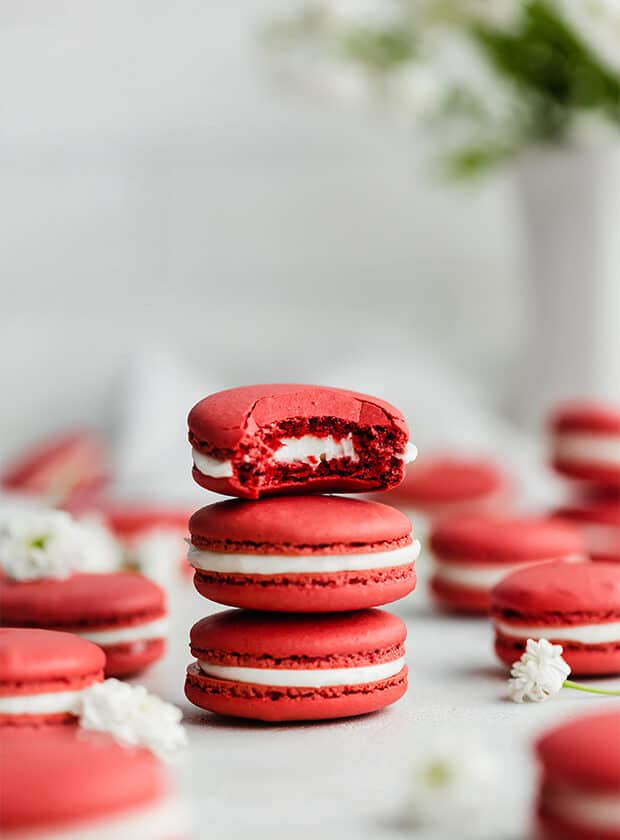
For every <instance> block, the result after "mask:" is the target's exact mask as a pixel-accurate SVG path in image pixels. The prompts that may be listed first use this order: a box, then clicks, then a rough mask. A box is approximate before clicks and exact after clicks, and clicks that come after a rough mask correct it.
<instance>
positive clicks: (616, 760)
mask: <svg viewBox="0 0 620 840" xmlns="http://www.w3.org/2000/svg"><path fill="white" fill-rule="evenodd" d="M619 745H620V712H618V711H617V710H615V709H611V710H606V711H604V712H598V713H596V714H590V715H585V716H582V717H578V718H575V719H573V720H569V721H568V722H566V723H563V724H561V725H560V726H557V727H555V728H554V729H552V730H550V731H549V732H547V733H545V734H544V735H543V736H542V738H540V739H539V740H538V742H537V744H536V753H537V756H538V760H539V762H540V765H541V770H542V774H541V784H540V791H539V795H538V805H537V815H536V816H537V823H538V825H537V829H538V835H537V836H538V837H540V840H620V753H619Z"/></svg>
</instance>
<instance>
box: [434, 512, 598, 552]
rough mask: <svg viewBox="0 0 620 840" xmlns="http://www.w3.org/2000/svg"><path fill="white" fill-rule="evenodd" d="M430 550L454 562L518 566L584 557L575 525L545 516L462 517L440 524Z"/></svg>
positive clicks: (580, 539) (582, 543) (581, 541)
mask: <svg viewBox="0 0 620 840" xmlns="http://www.w3.org/2000/svg"><path fill="white" fill-rule="evenodd" d="M430 548H431V551H433V552H434V553H435V554H436V555H437V556H438V557H446V558H450V559H451V560H452V562H455V563H456V562H458V561H459V560H463V561H464V562H467V563H471V562H476V563H481V564H484V563H490V564H496V563H502V562H506V563H519V562H527V561H531V560H553V559H561V558H564V557H567V556H571V555H579V554H582V555H585V546H584V542H583V538H582V536H581V534H580V533H579V531H578V529H577V528H575V527H574V526H573V525H570V524H567V523H565V522H560V521H557V520H553V519H550V518H542V517H514V516H513V517H498V516H482V515H477V516H463V517H458V518H454V519H447V520H443V521H442V522H440V523H439V524H438V525H437V526H436V528H435V529H434V530H433V532H432V534H431V538H430Z"/></svg>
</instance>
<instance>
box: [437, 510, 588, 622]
mask: <svg viewBox="0 0 620 840" xmlns="http://www.w3.org/2000/svg"><path fill="white" fill-rule="evenodd" d="M430 548H431V551H432V553H433V558H434V565H433V573H432V577H431V583H430V585H431V591H432V594H433V597H434V599H435V600H436V602H437V603H438V604H439V605H440V606H441V607H444V608H447V609H453V610H457V611H463V612H471V613H486V612H488V611H489V607H490V593H491V590H492V589H493V587H494V586H495V585H496V584H497V583H498V582H499V581H500V580H501V579H502V578H503V577H505V576H506V575H507V574H510V573H511V572H514V571H516V570H517V569H520V568H523V567H524V566H528V565H531V564H535V563H541V562H547V561H550V560H567V561H583V560H585V559H586V557H585V546H584V543H583V539H582V537H581V535H580V533H579V531H578V530H577V529H576V528H574V527H573V526H572V525H569V524H565V523H563V522H558V521H554V520H552V519H547V518H537V517H514V516H503V517H496V516H461V517H458V518H455V519H446V520H444V521H442V522H440V523H439V524H438V525H437V526H436V527H435V529H434V530H433V531H432V533H431V538H430Z"/></svg>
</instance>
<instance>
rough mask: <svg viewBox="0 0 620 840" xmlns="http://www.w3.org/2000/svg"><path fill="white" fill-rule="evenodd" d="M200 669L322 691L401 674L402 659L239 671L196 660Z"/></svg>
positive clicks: (226, 676)
mask: <svg viewBox="0 0 620 840" xmlns="http://www.w3.org/2000/svg"><path fill="white" fill-rule="evenodd" d="M198 665H199V666H200V670H201V671H202V672H203V673H204V674H206V675H207V676H208V677H215V678H216V679H220V680H233V681H234V682H241V683H253V684H255V685H274V686H289V687H297V688H324V687H325V686H331V685H363V684H364V683H372V682H379V681H380V680H387V679H389V678H390V677H394V676H396V674H398V673H400V671H402V669H403V667H404V665H405V660H404V658H403V657H400V658H399V659H393V660H392V661H391V662H381V663H379V664H378V665H362V666H360V667H355V668H305V669H304V668H241V667H235V666H228V665H212V664H211V663H210V662H206V661H205V660H202V659H199V660H198Z"/></svg>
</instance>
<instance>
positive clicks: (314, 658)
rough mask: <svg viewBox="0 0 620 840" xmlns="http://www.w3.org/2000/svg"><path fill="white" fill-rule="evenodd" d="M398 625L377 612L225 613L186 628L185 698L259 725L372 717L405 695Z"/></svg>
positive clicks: (401, 634) (403, 633)
mask: <svg viewBox="0 0 620 840" xmlns="http://www.w3.org/2000/svg"><path fill="white" fill-rule="evenodd" d="M406 635H407V630H406V628H405V625H404V624H403V622H402V621H401V620H400V619H399V618H397V617H396V616H394V615H392V614H391V613H388V612H384V611H383V610H375V609H373V610H360V611H359V612H349V613H332V614H323V615H305V616H303V615H302V616H299V615H290V614H285V613H280V614H274V613H271V614H269V613H257V612H248V611H245V610H226V611H225V612H221V613H217V614H216V615H212V616H209V617H208V618H204V619H202V621H199V622H198V623H197V624H195V625H194V626H193V627H192V630H191V651H192V655H193V656H195V657H196V660H197V661H196V662H195V663H194V664H193V665H190V666H189V668H188V670H187V678H186V682H185V694H186V695H187V698H188V700H190V701H191V702H192V703H194V704H195V705H196V706H199V707H201V708H203V709H207V710H209V711H211V712H217V713H218V714H222V715H231V716H233V717H243V718H252V719H255V720H265V721H288V720H291V721H292V720H321V719H326V718H339V717H351V716H353V715H362V714H366V713H368V712H374V711H377V710H378V709H382V708H383V707H384V706H388V705H389V704H390V703H394V702H395V701H396V700H398V699H399V698H400V697H402V695H403V694H404V693H405V691H406V690H407V666H406V665H405V660H404V655H405V649H404V643H405V638H406Z"/></svg>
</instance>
